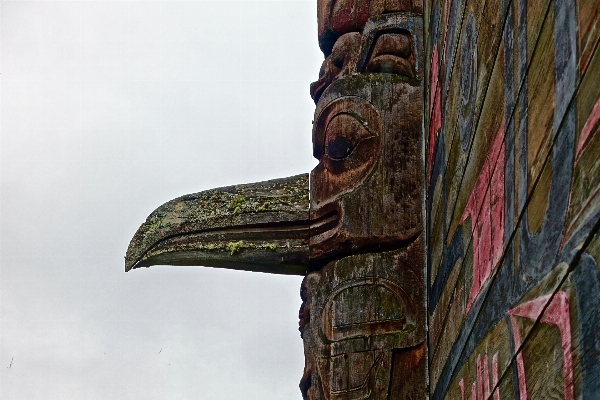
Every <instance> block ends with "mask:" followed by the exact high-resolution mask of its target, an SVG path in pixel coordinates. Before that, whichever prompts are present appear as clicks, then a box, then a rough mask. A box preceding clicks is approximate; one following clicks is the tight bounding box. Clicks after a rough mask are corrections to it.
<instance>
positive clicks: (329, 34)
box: [125, 0, 427, 400]
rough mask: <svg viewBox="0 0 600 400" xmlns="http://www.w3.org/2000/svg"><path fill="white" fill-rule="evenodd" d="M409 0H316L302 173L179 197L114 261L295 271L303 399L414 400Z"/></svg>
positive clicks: (416, 108) (420, 339)
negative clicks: (308, 158) (308, 146)
mask: <svg viewBox="0 0 600 400" xmlns="http://www.w3.org/2000/svg"><path fill="white" fill-rule="evenodd" d="M417 3H419V2H418V0H417V1H414V0H413V2H411V1H397V2H384V1H382V0H371V1H370V2H369V1H357V0H338V1H335V0H319V2H318V22H319V45H320V47H321V50H322V51H323V53H324V54H325V56H326V59H325V61H324V62H323V66H322V68H321V71H320V74H319V80H318V81H317V82H314V83H313V84H312V85H311V87H310V93H311V96H312V98H313V99H314V100H315V103H316V111H315V117H314V122H313V132H312V138H313V154H314V156H315V158H317V159H318V160H319V164H318V165H317V166H316V167H315V169H314V170H313V171H312V172H311V174H310V188H309V176H308V174H304V175H298V176H295V177H290V178H284V179H278V180H271V181H266V182H260V183H255V184H245V185H237V186H231V187H225V188H219V189H213V190H208V191H205V192H201V193H196V194H191V195H186V196H183V197H180V198H177V199H175V200H172V201H169V202H167V203H166V204H164V205H162V206H160V207H159V208H158V209H157V210H155V211H154V212H153V213H152V214H151V215H150V216H149V217H148V219H147V220H146V222H145V223H144V224H143V225H142V226H141V227H140V228H139V230H138V232H137V233H136V234H135V236H134V238H133V239H132V241H131V243H130V245H129V249H128V250H127V255H126V261H125V264H126V270H130V269H132V268H138V267H149V266H151V265H157V264H169V265H205V266H213V267H222V268H233V269H244V270H250V271H259V272H269V273H277V274H296V275H304V276H305V278H304V280H303V283H302V286H301V290H300V292H301V298H302V306H301V309H300V314H299V318H300V334H301V336H302V338H303V341H304V353H305V368H304V374H303V377H302V379H301V382H300V390H301V392H302V396H303V398H304V399H311V400H320V399H323V400H325V399H327V400H354V399H356V400H358V399H378V400H379V399H405V398H419V399H424V398H426V397H427V382H426V354H425V349H426V343H425V340H426V329H425V327H426V312H425V282H424V273H425V252H424V247H423V243H424V237H423V236H424V230H423V209H424V206H423V204H424V199H423V193H424V156H423V154H424V153H423V133H422V132H423V121H422V109H423V86H422V82H423V81H422V78H423V44H422V31H423V28H422V15H421V8H422V7H421V5H420V3H419V4H417Z"/></svg>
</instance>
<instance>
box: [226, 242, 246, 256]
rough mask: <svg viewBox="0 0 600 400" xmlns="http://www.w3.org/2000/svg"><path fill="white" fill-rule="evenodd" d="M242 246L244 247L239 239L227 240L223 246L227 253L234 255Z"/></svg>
mask: <svg viewBox="0 0 600 400" xmlns="http://www.w3.org/2000/svg"><path fill="white" fill-rule="evenodd" d="M242 247H244V242H242V241H241V240H240V241H239V242H229V243H227V246H225V248H226V249H227V251H229V254H231V255H234V254H236V253H238V252H239V251H240V250H241V249H242Z"/></svg>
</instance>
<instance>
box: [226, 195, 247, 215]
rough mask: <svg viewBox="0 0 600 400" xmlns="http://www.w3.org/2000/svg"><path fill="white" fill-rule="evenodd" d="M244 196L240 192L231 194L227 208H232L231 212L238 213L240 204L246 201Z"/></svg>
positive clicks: (240, 207)
mask: <svg viewBox="0 0 600 400" xmlns="http://www.w3.org/2000/svg"><path fill="white" fill-rule="evenodd" d="M246 201H247V200H246V198H245V197H244V196H242V195H241V194H236V195H235V196H233V200H231V202H230V203H229V208H230V209H232V210H233V213H234V214H235V213H239V212H240V211H241V210H242V206H243V205H244V204H245V203H246Z"/></svg>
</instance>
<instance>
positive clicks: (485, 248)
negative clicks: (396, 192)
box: [424, 0, 600, 399]
mask: <svg viewBox="0 0 600 400" xmlns="http://www.w3.org/2000/svg"><path fill="white" fill-rule="evenodd" d="M599 5H600V2H597V1H591V2H586V1H554V2H536V1H525V0H514V1H487V2H485V4H481V3H480V2H473V1H450V2H441V1H427V2H425V4H424V9H425V10H424V14H425V16H426V17H425V27H426V28H425V32H426V36H425V43H427V49H426V54H427V61H426V75H425V76H426V80H427V81H426V87H427V89H428V90H426V109H427V110H428V113H427V115H426V131H428V132H429V133H428V138H429V142H428V144H427V149H428V150H427V151H428V153H427V171H428V175H427V179H428V202H427V210H426V215H427V221H426V226H427V233H428V256H427V257H428V267H427V269H428V279H427V282H428V285H429V299H428V311H429V313H430V318H429V340H428V343H429V349H428V352H429V368H430V370H429V372H430V375H429V376H430V382H429V384H430V387H431V392H430V394H431V397H432V398H433V399H439V398H469V396H471V398H477V399H481V398H488V397H490V398H494V399H496V398H507V397H511V398H512V397H514V398H526V397H527V396H529V397H537V398H575V397H578V398H579V397H583V398H593V397H594V396H596V395H597V394H598V393H599V392H600V390H599V388H598V384H597V382H596V381H597V379H595V380H594V379H593V378H591V377H592V376H596V378H597V376H600V375H599V374H598V369H599V366H600V357H599V353H598V350H597V349H598V347H599V346H600V338H599V337H598V334H597V333H596V332H598V331H600V320H599V319H598V317H597V311H594V310H593V309H592V308H590V307H589V306H586V299H589V301H592V302H593V301H596V304H597V300H596V299H597V298H598V296H599V294H600V286H599V285H598V282H599V276H598V273H599V270H598V267H597V262H598V257H600V254H599V253H598V251H597V249H596V250H591V249H592V248H593V246H592V244H590V241H591V238H592V237H593V235H594V234H595V232H597V231H598V220H599V218H600V204H599V202H600V198H599V196H598V192H599V191H600V190H599V189H598V188H599V187H600V181H599V179H600V178H598V176H600V175H599V173H598V172H599V171H598V170H597V169H598V168H599V166H598V165H599V164H600V161H599V159H600V147H599V145H598V143H600V139H598V137H599V136H600V135H598V134H597V132H598V130H599V123H598V120H599V119H600V118H599V115H600V111H599V110H600V106H597V104H600V103H599V100H598V99H599V97H600V89H599V86H598V84H597V77H598V74H599V73H600V68H599V67H598V65H597V64H598V62H599V61H597V57H598V56H597V53H598V42H599V39H600V32H598V26H599V24H598V21H599V13H598V9H599ZM456 16H460V18H458V19H456ZM465 66H466V67H465ZM480 90H481V91H480ZM473 93H474V94H475V96H472V94H473ZM480 93H481V94H480ZM471 122H472V123H471ZM586 248H587V250H586ZM582 275H585V276H586V279H585V282H586V283H583V282H584V280H583V279H581V278H577V279H576V278H575V276H582ZM567 304H568V307H567V306H566V305H567ZM544 374H546V375H547V376H544ZM495 388H497V390H496V391H494V390H495Z"/></svg>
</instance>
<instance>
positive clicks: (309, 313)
mask: <svg viewBox="0 0 600 400" xmlns="http://www.w3.org/2000/svg"><path fill="white" fill-rule="evenodd" d="M350 1H351V0H350ZM342 3H344V4H345V5H344V7H343V9H345V10H348V9H350V7H349V6H348V5H347V4H346V3H348V1H345V2H344V1H340V4H342ZM320 4H321V3H320ZM327 4H333V9H334V10H335V7H336V3H335V2H329V3H327ZM367 5H368V3H367ZM357 10H358V11H360V9H357ZM355 11H356V10H355ZM358 11H357V12H358ZM353 12H354V11H353ZM340 15H342V14H339V15H338V16H340ZM340 18H341V17H340ZM336 21H338V20H333V22H336ZM338 22H339V21H338ZM354 22H356V20H354ZM416 32H420V18H417V17H414V16H407V15H405V14H390V15H385V16H380V17H376V18H374V19H371V20H369V21H368V22H367V23H366V24H365V28H364V31H363V33H362V34H358V33H356V32H351V33H346V34H344V35H343V36H341V37H339V39H338V40H337V42H336V43H335V46H334V47H333V51H332V53H331V55H330V56H329V57H328V58H327V59H326V60H325V62H324V63H323V67H322V69H321V72H320V76H319V80H318V81H317V82H315V83H313V84H312V85H311V95H312V96H313V98H314V99H315V101H316V102H317V108H316V111H315V119H314V125H313V154H314V156H315V158H317V159H318V160H319V164H318V165H317V166H316V167H315V169H314V170H313V171H312V172H311V175H310V211H309V213H310V220H311V225H310V237H309V252H310V267H311V269H312V270H313V271H317V272H312V273H310V274H308V275H307V276H306V278H305V279H304V282H303V284H302V289H301V297H302V300H303V305H302V308H301V310H300V332H301V334H302V337H303V340H304V348H305V360H306V365H305V370H304V376H303V377H302V380H301V383H300V388H301V390H302V393H303V396H304V398H305V399H311V400H354V399H356V400H359V399H382V400H383V399H388V398H404V397H405V396H404V394H406V393H407V392H406V391H403V390H405V388H406V387H408V386H411V385H404V386H403V383H399V384H395V383H394V382H393V375H394V374H393V371H392V368H393V366H394V365H396V364H395V363H396V361H394V360H397V359H398V357H397V356H398V355H399V354H400V353H399V352H398V351H399V349H406V348H409V347H411V346H417V347H416V348H419V350H418V352H420V353H418V354H417V353H415V351H414V350H405V352H406V353H405V354H408V353H410V354H411V356H410V357H413V359H416V360H418V363H424V358H423V354H424V353H423V352H422V349H421V347H418V345H419V344H420V343H422V342H423V341H424V337H425V331H424V326H425V309H424V300H423V298H424V293H423V288H424V282H423V279H422V270H423V262H424V257H423V248H422V244H421V243H422V242H421V241H422V237H421V231H422V217H421V215H422V214H421V213H422V192H423V190H422V185H421V182H423V167H422V163H423V161H422V151H423V150H422V106H423V105H422V86H421V77H422V71H421V65H420V63H419V57H420V56H421V54H422V51H421V49H422V47H421V43H420V40H419V37H418V35H417V34H416ZM402 351H404V350H402ZM411 352H412V353H411ZM414 354H417V355H416V356H414ZM402 362H403V361H402ZM402 362H400V361H398V364H402ZM405 364H406V363H405ZM419 365H420V367H419V368H421V369H418V368H417V370H419V371H421V370H422V371H424V364H422V365H421V364H419ZM394 368H395V367H394ZM422 381H423V382H424V378H423V379H422ZM412 386H415V387H417V389H416V390H417V392H419V391H420V390H424V389H423V385H422V382H420V383H419V384H418V385H412ZM398 388H400V389H398ZM392 393H394V394H393V395H392ZM419 393H424V391H422V392H419Z"/></svg>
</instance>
